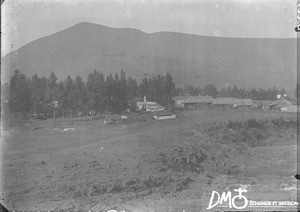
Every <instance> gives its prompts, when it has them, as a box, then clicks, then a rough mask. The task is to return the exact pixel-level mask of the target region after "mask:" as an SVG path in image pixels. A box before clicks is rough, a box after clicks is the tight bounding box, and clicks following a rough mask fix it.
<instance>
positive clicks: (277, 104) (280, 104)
mask: <svg viewBox="0 0 300 212" xmlns="http://www.w3.org/2000/svg"><path fill="white" fill-rule="evenodd" d="M269 105H270V106H275V107H277V108H283V107H289V106H291V105H292V103H291V102H289V101H288V100H286V99H278V100H275V101H273V102H271V103H270V104H269Z"/></svg>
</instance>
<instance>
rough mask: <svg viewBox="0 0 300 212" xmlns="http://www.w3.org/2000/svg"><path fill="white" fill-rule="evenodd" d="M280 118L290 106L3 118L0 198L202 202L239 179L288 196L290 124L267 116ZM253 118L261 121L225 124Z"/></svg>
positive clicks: (108, 204)
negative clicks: (169, 114) (111, 121)
mask: <svg viewBox="0 0 300 212" xmlns="http://www.w3.org/2000/svg"><path fill="white" fill-rule="evenodd" d="M280 117H281V118H282V119H283V120H286V121H285V122H284V123H288V122H289V121H291V120H293V121H292V122H293V123H295V119H296V117H295V114H288V113H277V112H262V111H250V110H249V111H239V110H220V109H218V110H217V109H215V110H202V111H185V112H180V113H178V114H177V119H175V120H165V121H155V120H152V119H151V116H150V115H147V114H142V115H137V114H128V120H126V121H121V120H119V121H118V124H116V125H112V126H108V125H104V124H103V123H102V122H101V120H88V119H85V118H82V119H81V120H79V119H72V120H68V119H57V120H56V121H54V120H47V121H19V122H13V121H7V122H6V125H5V126H3V130H2V134H1V136H2V141H3V142H2V152H3V154H2V161H3V163H2V173H3V174H2V179H1V182H2V187H1V197H2V202H3V204H4V205H5V206H6V207H7V208H9V209H11V210H53V211H58V210H60V211H82V210H84V211H87V210H94V211H107V210H109V209H115V210H118V211H120V210H127V211H136V212H137V211H149V212H150V211H183V210H185V211H206V208H207V206H208V202H209V198H210V195H211V192H212V191H213V190H215V191H219V192H222V191H226V190H231V191H232V190H233V189H234V188H237V187H239V186H240V185H249V186H248V193H247V197H248V199H252V200H296V191H297V186H296V181H295V180H294V178H293V176H294V174H295V173H296V154H297V153H296V146H297V145H296V126H293V124H291V125H290V126H287V125H282V126H281V125H280V123H277V122H274V123H273V122H272V120H279V119H278V118H280ZM252 118H256V119H257V120H265V122H267V124H266V125H265V128H264V129H260V128H259V127H257V126H256V127H255V126H254V127H253V128H245V127H244V128H243V127H236V126H234V124H233V126H229V125H228V121H229V120H231V121H232V122H235V121H241V122H242V121H247V120H249V119H252ZM292 122H291V123H292ZM235 123H236V122H235ZM276 124H278V126H276ZM276 127H277V128H276ZM243 130H244V131H243ZM245 139H246V140H245ZM259 209H260V208H255V210H259ZM251 210H254V209H253V208H252V209H251ZM272 210H273V211H274V210H280V211H282V210H291V208H286V207H285V208H276V209H272Z"/></svg>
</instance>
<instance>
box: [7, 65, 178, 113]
mask: <svg viewBox="0 0 300 212" xmlns="http://www.w3.org/2000/svg"><path fill="white" fill-rule="evenodd" d="M9 90H10V98H9V109H10V112H12V113H15V112H22V113H23V114H26V113H35V114H45V113H48V114H49V115H50V114H51V115H52V114H53V112H54V110H55V113H56V116H57V117H61V116H62V117H66V116H73V115H76V114H82V113H88V112H89V113H93V114H95V113H103V112H114V113H120V112H123V111H124V110H126V109H128V108H129V107H130V105H129V100H132V99H134V98H137V97H140V98H142V97H143V96H144V95H146V96H147V99H149V100H151V101H156V102H158V103H159V104H161V105H164V106H168V105H171V104H173V100H172V97H173V96H174V95H175V84H174V82H173V78H172V77H171V75H170V74H168V73H167V74H166V75H165V76H162V75H157V76H155V77H150V78H146V77H145V78H144V79H143V80H142V82H141V83H140V84H138V82H137V80H136V79H133V78H132V77H131V76H129V77H127V76H126V74H125V72H124V71H123V70H121V72H120V74H117V73H116V74H115V75H114V76H113V75H112V74H109V75H108V76H106V77H105V76H104V75H103V74H102V73H100V72H98V71H96V70H94V71H93V72H92V73H90V74H89V75H88V77H87V81H86V82H84V81H83V80H82V78H81V77H80V76H76V77H75V79H72V78H71V77H70V76H67V78H66V79H65V80H63V81H58V78H57V77H56V76H55V74H54V73H53V72H51V73H50V75H49V77H48V78H46V77H39V76H38V75H37V74H35V75H33V76H32V77H28V78H27V77H26V76H25V75H24V74H23V73H21V72H20V71H19V70H15V71H14V75H13V76H12V78H11V81H10V85H9Z"/></svg>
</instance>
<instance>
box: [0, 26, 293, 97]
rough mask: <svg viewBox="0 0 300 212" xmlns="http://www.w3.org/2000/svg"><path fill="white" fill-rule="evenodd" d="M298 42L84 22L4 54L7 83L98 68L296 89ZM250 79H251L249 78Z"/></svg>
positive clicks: (221, 83) (177, 79)
mask: <svg viewBox="0 0 300 212" xmlns="http://www.w3.org/2000/svg"><path fill="white" fill-rule="evenodd" d="M295 46H296V39H293V38H228V37H225V38H224V37H210V36H202V35H193V34H184V33H176V32H154V33H145V32H142V31H140V30H136V29H130V28H111V27H106V26H102V25H98V24H93V23H88V22H82V23H78V24H76V25H74V26H72V27H69V28H66V29H64V30H62V31H59V32H57V33H54V34H51V35H48V36H45V37H43V38H39V39H37V40H35V41H32V42H30V43H28V44H26V45H24V46H22V47H20V48H19V49H17V50H15V51H13V52H11V53H9V54H7V55H5V56H3V57H2V58H1V61H2V70H4V72H5V73H6V74H5V75H6V77H5V79H4V82H7V81H8V80H9V78H10V77H11V74H12V72H13V71H14V70H15V69H19V70H20V71H21V72H22V73H24V74H25V75H26V76H32V75H33V74H34V73H37V74H38V75H39V76H49V73H50V72H51V71H53V72H54V73H55V74H56V75H57V76H58V78H59V79H61V80H62V79H65V77H66V76H67V75H70V76H72V77H74V76H75V75H80V76H81V77H83V79H86V77H87V75H88V74H89V73H90V72H91V71H93V70H94V69H96V70H98V71H101V72H103V73H104V74H105V75H107V74H109V73H119V72H120V70H121V69H123V70H124V71H125V72H126V73H127V75H131V76H132V77H136V78H141V77H143V76H144V73H151V74H154V75H155V74H166V73H167V72H169V73H170V74H171V75H172V76H173V78H174V81H175V82H176V83H177V85H179V86H181V85H183V84H184V83H190V84H194V85H195V84H199V85H200V86H203V84H204V83H205V84H207V83H214V84H216V85H217V87H219V88H220V87H224V86H225V84H227V83H229V84H230V85H232V86H233V85H234V84H236V85H237V86H239V87H243V86H244V87H245V88H247V87H257V88H259V87H262V88H266V87H273V86H276V87H285V88H286V89H287V90H290V91H291V92H292V91H293V89H294V87H295V84H296V80H295V83H293V82H292V81H293V79H294V78H295V76H296V47H295ZM247 78H248V80H247Z"/></svg>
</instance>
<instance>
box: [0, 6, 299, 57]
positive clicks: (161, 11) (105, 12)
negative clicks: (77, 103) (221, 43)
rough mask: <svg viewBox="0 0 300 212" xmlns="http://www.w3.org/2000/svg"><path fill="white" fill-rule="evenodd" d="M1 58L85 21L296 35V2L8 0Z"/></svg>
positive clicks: (217, 33)
mask: <svg viewBox="0 0 300 212" xmlns="http://www.w3.org/2000/svg"><path fill="white" fill-rule="evenodd" d="M1 16H2V17H1V22H2V23H1V32H2V33H1V39H2V45H1V56H3V55H5V54H7V53H9V52H11V51H14V50H16V49H18V48H20V47H21V46H23V45H25V44H27V43H29V42H31V41H34V40H36V39H38V38H41V37H45V36H47V35H50V34H53V33H56V32H58V31H61V30H63V29H66V28H68V27H71V26H73V25H75V24H77V23H80V22H91V23H95V24H100V25H104V26H108V27H114V28H133V29H139V30H141V31H143V32H146V33H153V32H159V31H171V32H180V33H188V34H197V35H206V36H220V37H244V38H295V37H296V32H295V30H294V29H295V26H296V23H297V22H296V1H295V0H84V1H82V0H6V1H5V2H4V3H3V4H2V6H1Z"/></svg>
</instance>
